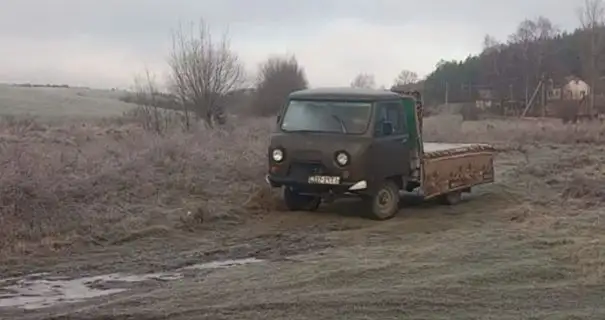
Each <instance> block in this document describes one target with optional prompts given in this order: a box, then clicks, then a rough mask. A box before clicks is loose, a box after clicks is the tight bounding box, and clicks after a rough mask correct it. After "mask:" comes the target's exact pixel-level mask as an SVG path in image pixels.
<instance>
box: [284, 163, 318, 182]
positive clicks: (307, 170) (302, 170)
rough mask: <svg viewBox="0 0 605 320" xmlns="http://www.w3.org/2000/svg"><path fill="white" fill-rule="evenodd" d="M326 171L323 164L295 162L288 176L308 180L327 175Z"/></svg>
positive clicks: (291, 165)
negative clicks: (311, 177)
mask: <svg viewBox="0 0 605 320" xmlns="http://www.w3.org/2000/svg"><path fill="white" fill-rule="evenodd" d="M325 173H326V169H325V167H324V166H323V165H322V164H321V163H301V162H294V163H292V164H290V170H289V171H288V175H289V176H290V177H291V178H293V179H296V180H303V181H304V180H307V179H308V178H309V176H311V175H321V174H325Z"/></svg>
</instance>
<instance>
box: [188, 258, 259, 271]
mask: <svg viewBox="0 0 605 320" xmlns="http://www.w3.org/2000/svg"><path fill="white" fill-rule="evenodd" d="M257 262H263V260H260V259H256V258H246V259H238V260H223V261H212V262H206V263H199V264H194V265H191V266H187V267H184V268H183V269H182V270H204V269H220V268H228V267H233V266H239V265H242V264H249V263H257Z"/></svg>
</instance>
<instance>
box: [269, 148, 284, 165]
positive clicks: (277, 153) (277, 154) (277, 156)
mask: <svg viewBox="0 0 605 320" xmlns="http://www.w3.org/2000/svg"><path fill="white" fill-rule="evenodd" d="M271 157H272V158H273V161H275V162H280V161H282V160H284V152H283V151H282V150H281V149H274V150H273V152H271Z"/></svg>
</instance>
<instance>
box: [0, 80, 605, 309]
mask: <svg viewBox="0 0 605 320" xmlns="http://www.w3.org/2000/svg"><path fill="white" fill-rule="evenodd" d="M0 90H5V91H3V92H4V93H3V94H2V96H3V97H7V96H8V97H13V99H16V100H14V101H13V102H14V105H15V106H19V105H24V107H22V108H21V109H19V110H29V109H28V108H31V109H37V110H40V109H44V108H43V104H40V102H39V101H40V100H36V101H38V102H36V103H37V104H36V106H35V107H33V106H27V105H28V102H27V101H31V100H28V99H30V95H29V94H23V92H24V91H21V90H22V89H20V88H2V89H0ZM11 90H16V91H15V92H13V93H7V92H8V91H11ZM28 90H38V89H28ZM44 90H47V91H43V93H40V95H48V96H53V97H64V98H63V99H66V100H69V101H76V99H80V98H76V97H79V96H78V95H77V94H74V95H66V94H65V91H63V92H62V93H58V94H56V93H52V90H63V89H44ZM74 92H75V91H74ZM32 96H33V94H32ZM74 96H75V97H74ZM15 97H21V98H15ZM57 99H59V100H60V99H61V98H57ZM72 99H73V100H72ZM82 99H84V100H86V101H89V100H94V101H95V102H90V101H89V104H88V105H85V104H83V105H85V106H86V108H88V109H89V110H92V109H94V110H96V108H95V107H92V106H100V105H104V103H102V102H101V101H113V100H112V99H114V98H110V97H105V96H104V95H100V96H98V97H96V98H94V99H93V98H91V97H84V98H82ZM114 100H115V99H114ZM2 101H5V100H4V98H3V100H2ZM6 101H8V99H6ZM113 103H115V104H113V106H114V107H116V106H124V104H120V103H119V101H118V102H113ZM107 105H112V104H111V103H109V102H108V103H107ZM70 106H71V107H70V108H69V109H60V110H63V112H66V113H68V112H69V111H67V110H72V112H74V113H73V115H78V116H80V115H83V114H87V112H82V111H80V107H79V105H78V104H76V103H75V102H73V103H72V104H70ZM11 108H13V110H15V109H16V107H14V106H12V107H11ZM7 109H10V108H7ZM117 109H118V107H116V109H115V110H116V112H115V113H114V115H118V114H121V113H120V112H117ZM74 110H76V111H74ZM40 114H44V113H40ZM50 114H52V112H51V113H50ZM95 114H97V115H98V114H99V113H95ZM109 114H110V113H107V115H109ZM273 123H274V120H273V119H263V118H255V119H252V118H233V119H231V124H230V125H229V126H228V128H226V129H220V130H214V131H210V130H208V129H206V128H204V127H203V126H198V127H196V128H194V129H193V130H192V131H190V132H183V131H182V130H181V129H180V128H179V127H178V126H175V127H174V128H172V129H170V130H169V131H168V132H166V133H165V134H164V135H162V136H159V135H156V134H154V133H151V132H148V131H145V130H144V129H143V128H142V126H141V120H140V119H139V118H137V117H135V116H120V117H113V118H111V119H106V120H87V121H82V120H70V121H63V122H61V123H46V122H44V121H42V120H40V121H33V120H28V119H22V120H15V119H12V120H4V121H3V122H2V123H0V162H1V163H2V164H3V166H2V168H3V170H2V173H1V174H0V252H1V254H2V259H0V261H1V262H0V275H3V276H4V277H5V278H8V277H13V276H16V277H20V276H23V275H25V274H27V273H33V272H49V273H50V275H55V276H56V275H61V276H66V277H71V278H77V277H81V276H84V275H91V274H92V275H98V274H107V273H113V272H126V273H129V274H140V273H145V272H156V271H170V270H176V269H178V268H181V267H183V266H187V265H192V264H195V263H200V262H207V261H215V260H223V259H238V258H245V257H256V258H259V259H263V262H262V263H257V264H253V265H242V266H238V267H232V268H225V269H220V270H208V271H198V272H189V273H187V274H185V278H184V279H181V280H175V281H152V280H146V281H141V283H126V282H124V283H118V284H116V283H107V284H102V285H101V284H97V286H99V285H101V286H105V287H106V288H113V287H115V286H119V287H120V288H127V291H125V292H122V293H119V294H116V295H115V296H112V298H99V299H91V300H89V301H85V302H81V303H76V304H65V303H58V304H56V305H51V306H50V307H49V308H46V309H42V310H40V311H31V312H25V313H24V312H23V311H21V310H19V309H18V308H16V309H11V308H2V301H3V300H2V299H3V298H2V297H3V292H2V288H1V287H2V286H4V284H3V283H5V284H8V283H16V282H15V281H17V280H14V281H13V280H6V281H5V282H1V281H0V317H2V316H3V315H4V316H6V317H7V318H11V319H47V318H48V317H49V314H50V315H53V316H55V317H56V318H57V319H107V318H111V319H131V318H141V319H160V318H170V319H202V318H203V319H275V318H288V319H310V318H312V319H334V318H347V319H370V318H372V319H375V318H380V319H396V318H401V317H404V318H406V319H427V318H430V319H479V318H481V319H484V318H489V319H600V318H603V317H605V307H604V306H603V304H602V299H603V297H604V296H605V285H603V283H605V282H604V281H605V260H604V258H603V257H604V255H605V245H604V244H603V243H604V242H605V236H604V235H605V233H604V232H603V231H605V226H604V225H603V215H604V214H605V211H603V210H602V203H603V200H605V188H604V187H603V186H605V175H604V172H605V171H604V170H605V166H604V164H605V126H603V125H601V124H600V123H591V124H580V125H562V124H561V123H560V122H558V121H554V120H552V121H551V120H543V121H538V120H531V121H530V120H523V121H522V120H483V121H473V122H462V121H461V119H460V117H459V116H456V115H438V116H434V117H430V118H427V119H426V121H425V125H424V127H425V139H426V140H427V141H436V142H488V143H492V144H494V145H496V147H497V148H498V150H499V152H498V156H497V160H496V172H497V177H496V179H497V181H496V183H494V184H492V185H489V186H485V187H481V188H477V190H476V191H475V192H474V193H473V194H472V195H471V196H470V197H469V198H467V199H466V201H464V202H463V203H461V204H459V205H457V206H454V207H443V206H438V205H435V204H432V203H422V204H417V203H413V202H410V203H406V204H405V206H404V207H402V209H401V211H400V213H399V215H398V216H397V217H396V218H395V219H393V220H390V221H385V222H374V221H368V220H365V219H363V218H361V217H360V216H359V214H358V212H357V208H356V204H355V203H348V202H345V203H341V204H334V205H331V206H327V207H326V208H323V209H322V210H320V212H314V213H310V212H309V213H296V214H294V213H288V212H284V211H283V210H282V209H281V207H280V205H279V203H277V202H276V201H275V200H274V198H275V193H272V192H270V191H269V190H267V188H266V186H265V182H264V180H263V174H264V172H265V170H266V168H265V156H266V146H267V143H268V133H269V131H270V130H271V128H272V126H273ZM0 278H2V277H0ZM40 294H41V295H43V294H46V293H40ZM6 295H7V296H8V295H10V294H8V293H7V294H6Z"/></svg>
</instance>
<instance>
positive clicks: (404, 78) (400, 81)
mask: <svg viewBox="0 0 605 320" xmlns="http://www.w3.org/2000/svg"><path fill="white" fill-rule="evenodd" d="M416 82H418V74H417V73H416V72H414V71H410V70H401V72H400V73H399V75H398V76H397V78H396V79H395V84H394V86H396V87H397V86H404V85H406V84H410V83H416Z"/></svg>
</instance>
